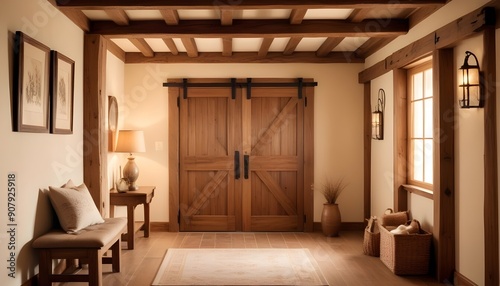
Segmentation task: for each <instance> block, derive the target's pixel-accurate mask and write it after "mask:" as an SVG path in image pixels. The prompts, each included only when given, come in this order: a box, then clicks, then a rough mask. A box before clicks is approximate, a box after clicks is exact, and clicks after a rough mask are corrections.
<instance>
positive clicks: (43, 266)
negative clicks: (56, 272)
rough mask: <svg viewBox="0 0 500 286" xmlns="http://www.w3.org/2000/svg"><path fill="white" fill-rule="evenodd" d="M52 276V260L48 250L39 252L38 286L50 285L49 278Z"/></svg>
mask: <svg viewBox="0 0 500 286" xmlns="http://www.w3.org/2000/svg"><path fill="white" fill-rule="evenodd" d="M51 275H52V259H51V257H50V250H47V249H41V250H40V265H39V269H38V285H50V284H51V283H50V276H51Z"/></svg>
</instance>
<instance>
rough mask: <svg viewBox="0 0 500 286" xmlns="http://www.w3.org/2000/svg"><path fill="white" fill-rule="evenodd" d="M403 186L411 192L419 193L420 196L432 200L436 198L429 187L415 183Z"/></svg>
mask: <svg viewBox="0 0 500 286" xmlns="http://www.w3.org/2000/svg"><path fill="white" fill-rule="evenodd" d="M402 187H403V189H405V190H406V191H407V192H409V193H413V194H415V195H419V196H422V197H425V198H428V199H430V200H433V199H434V193H433V192H432V191H431V190H429V189H425V188H422V187H417V186H415V185H402Z"/></svg>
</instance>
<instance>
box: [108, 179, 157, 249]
mask: <svg viewBox="0 0 500 286" xmlns="http://www.w3.org/2000/svg"><path fill="white" fill-rule="evenodd" d="M155 188H156V187H154V186H140V187H139V189H138V190H137V191H129V192H126V193H119V192H117V191H116V190H112V191H111V192H110V194H109V204H110V205H111V208H110V211H109V214H110V216H111V217H114V212H115V208H114V206H127V234H126V235H125V236H124V237H123V240H124V241H127V247H128V249H134V236H135V233H136V232H137V231H139V230H140V229H141V228H143V229H144V237H149V204H150V203H151V201H152V200H153V197H154V195H155ZM140 204H144V223H142V222H138V223H136V222H135V219H134V210H135V207H136V206H137V205H140Z"/></svg>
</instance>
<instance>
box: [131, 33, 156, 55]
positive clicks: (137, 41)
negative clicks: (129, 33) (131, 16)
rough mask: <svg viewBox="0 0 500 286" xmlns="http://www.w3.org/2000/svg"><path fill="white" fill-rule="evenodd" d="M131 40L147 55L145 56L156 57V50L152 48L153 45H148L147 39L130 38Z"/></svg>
mask: <svg viewBox="0 0 500 286" xmlns="http://www.w3.org/2000/svg"><path fill="white" fill-rule="evenodd" d="M129 40H130V42H132V44H134V46H136V47H137V48H138V49H139V51H140V52H141V53H142V54H143V55H144V56H145V57H149V58H150V57H154V55H155V52H154V51H153V49H151V47H150V46H149V45H148V43H147V42H146V40H144V39H137V38H136V39H129Z"/></svg>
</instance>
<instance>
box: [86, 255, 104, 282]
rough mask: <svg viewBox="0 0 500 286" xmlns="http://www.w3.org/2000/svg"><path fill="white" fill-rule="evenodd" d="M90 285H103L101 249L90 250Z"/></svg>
mask: <svg viewBox="0 0 500 286" xmlns="http://www.w3.org/2000/svg"><path fill="white" fill-rule="evenodd" d="M88 258H89V276H88V277H89V286H102V253H101V251H100V250H96V249H93V250H89V254H88Z"/></svg>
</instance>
